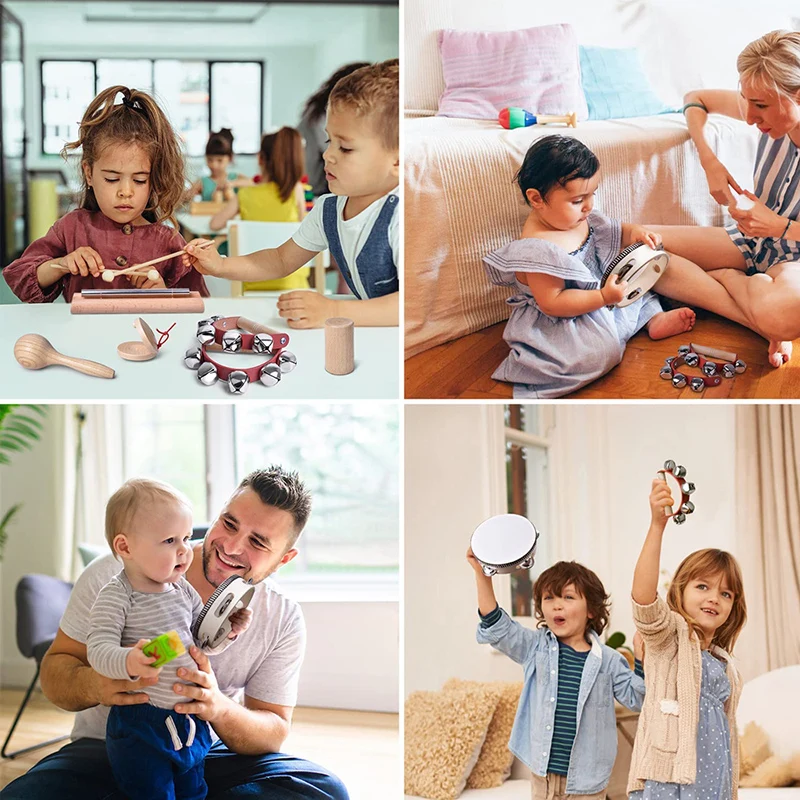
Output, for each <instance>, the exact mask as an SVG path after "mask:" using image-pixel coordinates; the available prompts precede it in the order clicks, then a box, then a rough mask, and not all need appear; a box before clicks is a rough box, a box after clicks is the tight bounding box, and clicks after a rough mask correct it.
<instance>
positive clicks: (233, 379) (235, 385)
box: [228, 369, 250, 394]
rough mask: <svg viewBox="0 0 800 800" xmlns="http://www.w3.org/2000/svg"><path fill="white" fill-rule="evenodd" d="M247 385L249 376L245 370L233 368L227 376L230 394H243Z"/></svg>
mask: <svg viewBox="0 0 800 800" xmlns="http://www.w3.org/2000/svg"><path fill="white" fill-rule="evenodd" d="M249 385H250V378H248V377H247V373H246V372H242V370H240V369H235V370H234V371H233V372H231V374H230V375H229V376H228V389H229V390H230V393H231V394H244V393H245V392H246V391H247V387H248V386H249Z"/></svg>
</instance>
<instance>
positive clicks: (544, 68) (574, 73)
mask: <svg viewBox="0 0 800 800" xmlns="http://www.w3.org/2000/svg"><path fill="white" fill-rule="evenodd" d="M439 49H440V51H441V55H442V72H443V74H444V81H445V90H444V93H443V94H442V96H441V99H440V100H439V112H438V113H439V116H442V117H460V118H462V119H496V118H497V115H498V113H499V112H500V111H501V109H503V108H506V107H507V106H518V107H520V108H524V109H526V110H527V111H530V112H532V113H534V114H566V113H568V112H570V111H575V112H576V113H577V115H578V119H586V117H587V114H588V111H587V108H586V100H585V98H584V96H583V92H582V90H581V83H580V65H579V57H578V42H577V39H576V37H575V32H574V30H573V29H572V26H571V25H546V26H544V27H541V28H528V29H527V30H518V31H501V32H497V33H491V32H489V33H485V32H477V31H454V30H442V31H439Z"/></svg>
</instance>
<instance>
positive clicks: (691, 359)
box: [683, 353, 700, 367]
mask: <svg viewBox="0 0 800 800" xmlns="http://www.w3.org/2000/svg"><path fill="white" fill-rule="evenodd" d="M683 360H684V362H685V363H686V366H687V367H696V366H697V365H698V364H699V363H700V356H698V355H697V353H687V354H686V355H685V356H684V357H683Z"/></svg>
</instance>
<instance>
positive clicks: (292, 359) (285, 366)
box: [278, 350, 297, 372]
mask: <svg viewBox="0 0 800 800" xmlns="http://www.w3.org/2000/svg"><path fill="white" fill-rule="evenodd" d="M278 366H279V367H280V368H281V372H291V371H292V370H293V369H294V368H295V367H296V366H297V356H296V355H295V354H294V353H290V352H289V351H288V350H284V351H283V352H281V353H280V354H279V355H278Z"/></svg>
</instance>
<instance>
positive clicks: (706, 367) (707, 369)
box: [703, 361, 717, 378]
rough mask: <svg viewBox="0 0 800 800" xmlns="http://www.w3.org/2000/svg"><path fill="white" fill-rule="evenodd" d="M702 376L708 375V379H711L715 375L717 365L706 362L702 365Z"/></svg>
mask: <svg viewBox="0 0 800 800" xmlns="http://www.w3.org/2000/svg"><path fill="white" fill-rule="evenodd" d="M703 374H704V375H708V377H709V378H713V377H714V376H715V375H716V374H717V365H716V364H715V363H714V362H713V361H706V363H705V364H703Z"/></svg>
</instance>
